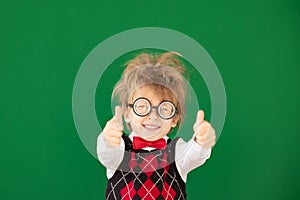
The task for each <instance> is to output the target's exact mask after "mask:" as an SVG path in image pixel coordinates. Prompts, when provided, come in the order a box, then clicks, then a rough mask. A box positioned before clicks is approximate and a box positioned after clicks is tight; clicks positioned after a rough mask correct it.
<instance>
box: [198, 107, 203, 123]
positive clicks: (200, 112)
mask: <svg viewBox="0 0 300 200" xmlns="http://www.w3.org/2000/svg"><path fill="white" fill-rule="evenodd" d="M203 121H204V111H203V110H199V111H198V113H197V119H196V124H201V123H202V122H203Z"/></svg>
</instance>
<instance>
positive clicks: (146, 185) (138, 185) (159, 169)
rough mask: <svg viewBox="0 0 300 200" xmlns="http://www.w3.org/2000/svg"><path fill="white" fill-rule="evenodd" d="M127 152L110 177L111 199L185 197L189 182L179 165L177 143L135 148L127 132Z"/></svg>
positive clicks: (108, 191)
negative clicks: (179, 169)
mask: <svg viewBox="0 0 300 200" xmlns="http://www.w3.org/2000/svg"><path fill="white" fill-rule="evenodd" d="M122 137H123V139H124V141H125V150H126V151H125V155H124V158H123V161H122V163H121V165H120V167H119V168H118V170H116V172H115V174H114V175H113V177H112V178H110V179H109V180H108V185H107V189H106V199H107V200H121V199H123V200H131V199H132V200H141V199H144V200H152V199H153V200H157V199H158V200H184V199H186V191H185V183H184V181H183V180H182V179H181V176H180V175H179V173H178V171H177V169H176V165H175V159H174V157H175V155H174V152H175V144H176V142H177V140H178V139H174V140H173V141H170V140H169V141H168V145H167V147H166V149H164V150H155V151H152V152H148V151H145V150H133V149H132V142H131V140H130V139H129V138H128V137H127V136H125V135H123V136H122Z"/></svg>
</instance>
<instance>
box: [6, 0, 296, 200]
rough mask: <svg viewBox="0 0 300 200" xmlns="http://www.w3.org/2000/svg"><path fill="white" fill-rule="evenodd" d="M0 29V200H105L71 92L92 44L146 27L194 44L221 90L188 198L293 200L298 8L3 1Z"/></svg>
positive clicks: (101, 172) (280, 4)
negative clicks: (213, 136)
mask: <svg viewBox="0 0 300 200" xmlns="http://www.w3.org/2000/svg"><path fill="white" fill-rule="evenodd" d="M0 22H1V23H0V24H1V31H0V34H1V37H0V40H1V41H0V42H1V43H0V44H1V50H0V51H1V52H0V53H1V54H0V55H1V65H0V66H1V73H0V90H1V96H0V136H1V138H0V156H1V157H0V159H1V162H0V199H1V200H2V199H3V200H14V199H32V200H33V199H45V200H47V199H76V200H77V199H104V192H105V187H106V185H105V183H106V177H105V169H104V167H103V166H102V165H101V164H100V163H99V162H98V161H97V160H96V159H95V158H94V157H93V156H92V155H91V154H89V153H88V151H87V150H86V149H85V147H84V146H83V145H82V143H81V141H80V139H79V137H78V134H77V132H76V129H75V125H74V122H73V116H72V89H73V83H74V80H75V77H76V73H77V71H78V69H79V67H80V65H81V63H82V62H83V60H84V59H85V57H86V56H87V55H88V53H89V52H90V51H91V50H92V49H93V48H94V47H95V46H97V45H98V44H99V43H100V42H102V41H104V40H105V39H107V38H108V37H110V36H112V35H115V34H117V33H119V32H122V31H125V30H128V29H132V28H138V27H145V26H154V27H164V28H169V29H173V30H177V31H180V32H182V33H184V34H186V35H188V36H190V37H192V38H193V39H195V40H196V41H198V42H199V43H200V44H201V45H202V46H203V47H204V48H205V49H206V50H207V52H208V53H209V54H210V55H211V57H212V58H213V59H214V61H215V63H216V64H217V66H218V68H219V71H220V73H221V75H222V77H223V81H224V84H225V88H226V93H227V100H228V103H227V109H228V110H227V116H226V122H225V126H224V130H223V132H222V135H221V137H220V139H219V140H218V143H217V145H216V146H215V147H214V149H213V153H212V156H211V158H210V159H209V160H208V161H207V162H206V163H205V165H203V166H202V167H200V168H198V169H196V170H194V171H193V172H191V173H190V175H189V178H188V184H187V190H188V196H189V199H192V200H193V199H195V200H197V199H217V200H219V199H225V200H227V199H228V200H240V199H243V200H244V199H245V200H247V199H249V200H250V199H251V200H252V199H284V200H286V199H287V200H290V199H299V197H300V194H299V193H300V192H299V189H300V187H299V186H300V184H299V180H300V170H299V164H300V154H299V145H300V141H299V140H300V131H299V128H300V125H299V112H300V108H299V100H300V79H299V75H300V70H299V68H300V65H299V64H300V55H299V54H300V2H299V1H296V0H294V1H292V0H287V1H284V0H281V1H276V0H273V1H271V0H266V1H259V0H253V1H237V0H236V1H233V0H231V1H230V0H229V1H215V0H211V1H178V0H173V1H158V0H152V1H144V0H139V1H137V0H132V1H127V2H124V1H110V2H108V1H106V2H104V1H103V2H100V1H86V2H76V1H33V0H30V1H10V2H8V1H7V2H2V3H1V6H0ZM111 76H112V77H113V78H114V79H116V78H117V77H115V76H114V74H112V75H111ZM107 87H110V86H107ZM98 95H99V94H98V93H97V96H98ZM108 95H110V94H108V93H105V94H103V97H104V98H107V96H108ZM96 99H97V98H96ZM97 101H98V100H97ZM205 102H206V101H205ZM207 102H209V100H207ZM98 103H99V102H98ZM98 103H97V104H98ZM100 103H101V102H100ZM96 107H97V106H96ZM98 108H99V107H98ZM206 108H207V109H208V113H209V108H210V106H209V105H206ZM110 115H111V114H110V113H105V116H104V118H105V117H107V118H109V116H110Z"/></svg>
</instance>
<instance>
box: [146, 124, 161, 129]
mask: <svg viewBox="0 0 300 200" xmlns="http://www.w3.org/2000/svg"><path fill="white" fill-rule="evenodd" d="M143 127H144V128H146V129H148V130H157V129H159V128H160V126H157V125H150V124H143Z"/></svg>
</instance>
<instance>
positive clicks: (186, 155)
mask: <svg viewBox="0 0 300 200" xmlns="http://www.w3.org/2000/svg"><path fill="white" fill-rule="evenodd" d="M210 154H211V148H204V147H202V146H200V145H199V144H198V143H196V142H195V140H194V136H193V137H192V139H191V140H190V141H188V142H185V141H184V140H183V139H179V140H178V141H177V143H176V147H175V163H176V167H177V170H178V172H179V174H180V175H181V178H182V180H183V181H184V182H186V179H187V174H188V173H189V172H190V171H192V170H193V169H195V168H196V167H199V166H201V165H203V164H204V163H205V161H206V160H207V159H208V158H210Z"/></svg>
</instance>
